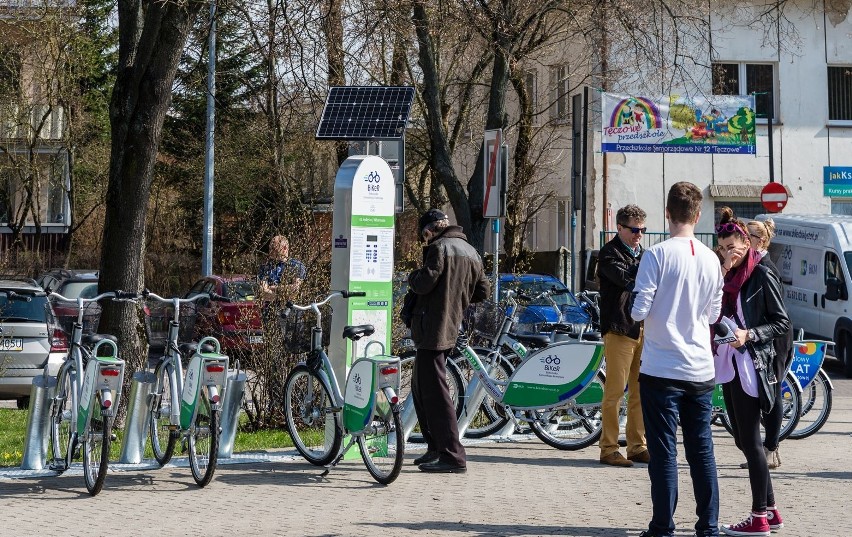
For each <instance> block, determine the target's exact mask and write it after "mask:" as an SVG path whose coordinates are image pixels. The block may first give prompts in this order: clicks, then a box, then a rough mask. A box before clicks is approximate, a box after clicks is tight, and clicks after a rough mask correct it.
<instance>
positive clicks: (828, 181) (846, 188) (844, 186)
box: [822, 166, 852, 198]
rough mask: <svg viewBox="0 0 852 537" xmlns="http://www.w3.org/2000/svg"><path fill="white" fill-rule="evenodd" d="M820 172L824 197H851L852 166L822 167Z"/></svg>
mask: <svg viewBox="0 0 852 537" xmlns="http://www.w3.org/2000/svg"><path fill="white" fill-rule="evenodd" d="M822 170H823V172H822V177H823V180H822V183H823V187H822V188H823V195H824V196H828V197H830V198H848V197H852V166H823V168H822Z"/></svg>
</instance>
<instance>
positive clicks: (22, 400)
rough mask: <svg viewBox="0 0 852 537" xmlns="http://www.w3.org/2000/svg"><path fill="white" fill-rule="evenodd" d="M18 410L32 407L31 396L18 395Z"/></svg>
mask: <svg viewBox="0 0 852 537" xmlns="http://www.w3.org/2000/svg"><path fill="white" fill-rule="evenodd" d="M17 403H18V410H26V409H28V408H30V396H29V395H27V396H25V397H18V401H17Z"/></svg>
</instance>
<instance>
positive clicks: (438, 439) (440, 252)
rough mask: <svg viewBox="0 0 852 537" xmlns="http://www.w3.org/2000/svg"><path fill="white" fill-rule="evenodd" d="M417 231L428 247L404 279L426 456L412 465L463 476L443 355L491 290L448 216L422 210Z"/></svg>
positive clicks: (478, 261) (413, 390) (416, 406)
mask: <svg viewBox="0 0 852 537" xmlns="http://www.w3.org/2000/svg"><path fill="white" fill-rule="evenodd" d="M418 230H419V231H420V237H421V239H422V240H423V241H425V242H426V246H425V247H424V251H423V266H422V267H421V268H419V269H417V270H415V271H413V272H412V273H411V274H410V275H409V276H408V288H409V290H410V291H411V292H413V293H414V294H415V295H417V297H416V300H415V303H414V307H413V309H412V315H411V339H412V340H414V345H415V346H416V347H417V357H416V358H415V359H414V373H413V374H412V377H411V393H412V395H413V396H414V410H415V411H416V412H417V420H418V421H419V422H420V431H421V432H422V433H423V439H424V440H425V441H426V446H427V451H426V454H424V455H423V456H421V457H418V458H417V459H415V461H414V463H415V464H417V465H418V466H419V468H420V470H421V471H424V472H443V473H448V472H452V473H463V472H464V471H466V469H467V459H466V457H465V451H464V448H463V447H462V445H461V442H460V441H459V431H458V422H457V421H456V408H455V405H453V401H452V398H451V397H450V390H449V388H448V387H447V370H446V367H447V366H446V355H447V353H448V352H449V351H450V349H452V348H453V346H454V345H455V343H456V339H457V338H458V333H459V325H460V324H461V321H462V314H463V313H464V310H465V309H466V308H467V307H468V306H469V305H470V303H471V302H479V301H481V300H484V299H485V298H486V297H487V296H488V294H489V288H490V286H489V284H488V280H487V279H486V277H485V272H484V271H483V269H482V260H481V259H480V257H479V254H478V253H477V252H476V250H475V249H474V248H473V246H471V245H470V244H468V242H467V237H465V235H464V233H462V228H460V227H459V226H451V225H450V221H449V220H448V219H447V215H445V214H444V213H442V212H441V211H439V210H437V209H430V210H428V211H426V213H424V214H423V216H421V217H420V222H419V225H418Z"/></svg>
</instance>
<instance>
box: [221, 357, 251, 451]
mask: <svg viewBox="0 0 852 537" xmlns="http://www.w3.org/2000/svg"><path fill="white" fill-rule="evenodd" d="M245 392H246V372H245V371H243V370H240V369H231V370H229V371H228V386H227V387H226V388H225V400H224V401H223V402H222V422H221V427H222V433H221V434H220V435H219V458H220V459H230V458H231V456H233V454H234V440H236V438H237V427H238V426H239V424H240V410H242V407H243V396H244V395H245Z"/></svg>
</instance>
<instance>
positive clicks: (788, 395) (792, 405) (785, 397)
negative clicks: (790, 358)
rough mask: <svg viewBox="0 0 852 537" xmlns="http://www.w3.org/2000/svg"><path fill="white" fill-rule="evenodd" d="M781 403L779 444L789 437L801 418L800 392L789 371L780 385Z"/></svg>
mask: <svg viewBox="0 0 852 537" xmlns="http://www.w3.org/2000/svg"><path fill="white" fill-rule="evenodd" d="M781 402H782V404H783V405H784V413H783V414H782V416H783V417H782V418H781V434H780V438H779V440H778V441H779V442H780V441H781V440H785V439H786V438H787V437H788V436H790V434H791V433H792V432H793V431H794V430H795V429H796V425H798V424H799V418H801V416H802V392H801V391H800V390H799V382H798V380H797V379H796V377H795V375H793V373H792V372H791V371H788V372H787V375H786V376H785V377H784V382H783V383H782V384H781Z"/></svg>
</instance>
